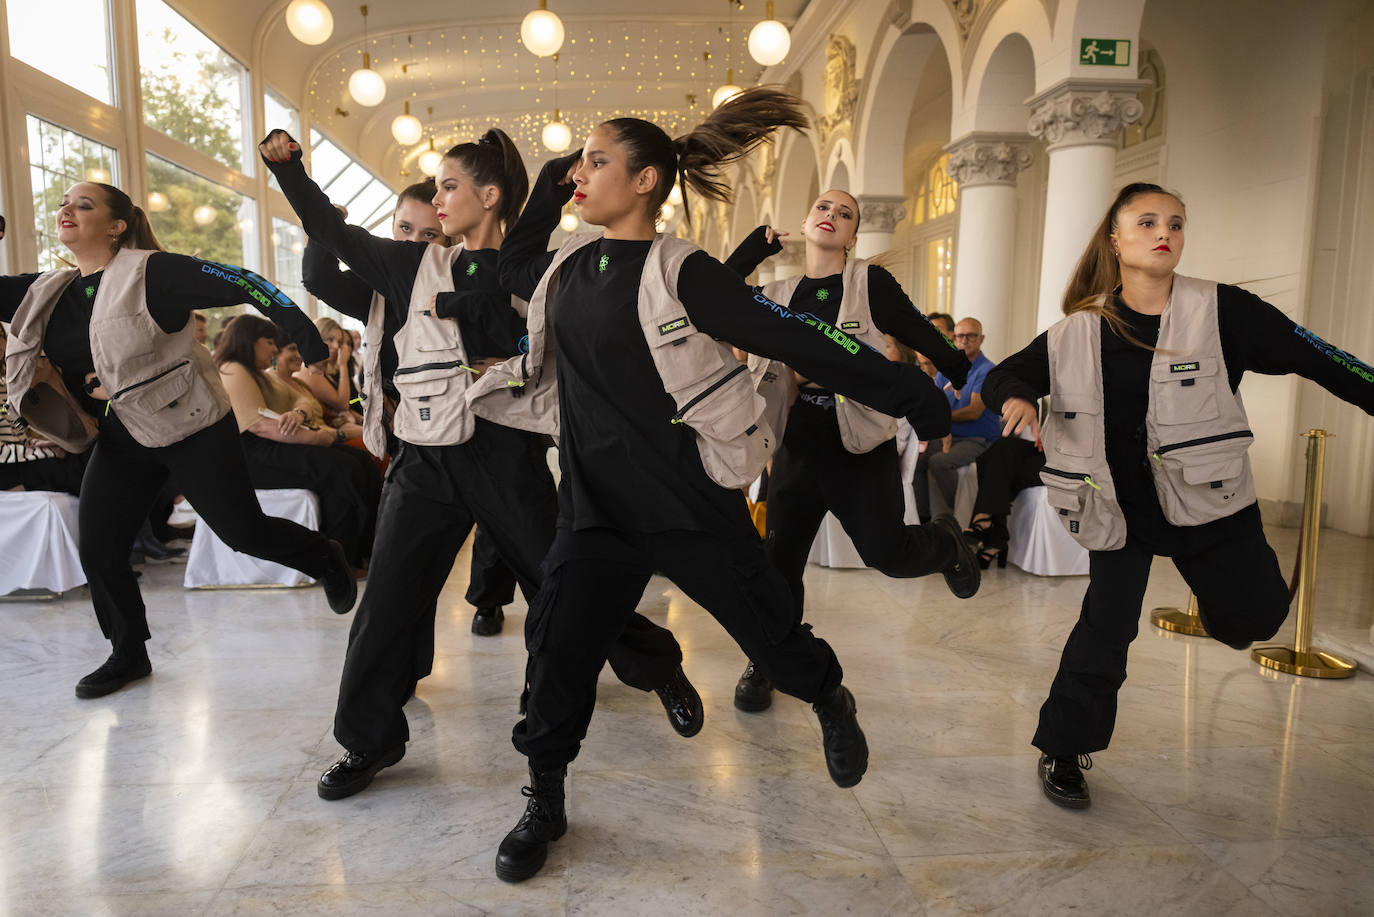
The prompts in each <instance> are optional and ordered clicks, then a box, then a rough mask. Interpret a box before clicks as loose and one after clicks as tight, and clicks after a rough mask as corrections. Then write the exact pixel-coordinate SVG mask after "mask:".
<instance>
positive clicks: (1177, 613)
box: [1150, 592, 1207, 637]
mask: <svg viewBox="0 0 1374 917" xmlns="http://www.w3.org/2000/svg"><path fill="white" fill-rule="evenodd" d="M1150 623H1152V624H1154V626H1155V627H1158V628H1160V629H1161V630H1169V631H1173V632H1174V633H1176V634H1187V635H1189V636H1190V637H1205V636H1207V628H1206V627H1204V626H1203V625H1202V616H1201V615H1199V614H1198V613H1197V596H1195V595H1193V594H1192V593H1191V592H1190V593H1188V607H1187V608H1173V607H1171V606H1162V607H1160V608H1156V609H1155V610H1154V611H1151V612H1150Z"/></svg>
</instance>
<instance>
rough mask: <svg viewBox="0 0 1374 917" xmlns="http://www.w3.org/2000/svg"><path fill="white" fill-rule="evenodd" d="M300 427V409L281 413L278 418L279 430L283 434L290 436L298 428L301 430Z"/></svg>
mask: <svg viewBox="0 0 1374 917" xmlns="http://www.w3.org/2000/svg"><path fill="white" fill-rule="evenodd" d="M300 427H301V413H300V411H295V410H291V411H287V412H286V413H285V414H283V415H281V417H280V418H279V419H278V420H277V432H279V433H281V435H282V436H290V435H291V434H292V433H295V432H296V431H297V430H299V429H300Z"/></svg>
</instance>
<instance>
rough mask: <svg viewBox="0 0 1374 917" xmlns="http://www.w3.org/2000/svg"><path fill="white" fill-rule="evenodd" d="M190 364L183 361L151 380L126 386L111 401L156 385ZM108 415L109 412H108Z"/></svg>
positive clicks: (188, 361) (111, 397) (112, 396)
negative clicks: (166, 376) (146, 386)
mask: <svg viewBox="0 0 1374 917" xmlns="http://www.w3.org/2000/svg"><path fill="white" fill-rule="evenodd" d="M190 362H191V361H190V360H182V361H181V362H180V363H178V364H177V365H176V366H173V367H170V368H168V369H164V370H163V371H162V372H160V373H158V374H157V375H156V376H153V377H152V378H150V379H144V380H143V381H142V382H135V383H134V384H133V385H126V386H124V387H123V388H122V389H120V390H119V391H117V392H115V393H114V394H113V395H111V396H110V401H114V400H115V399H116V398H118V397H119V396H120V395H123V394H125V393H126V392H132V391H133V390H134V389H136V388H142V387H143V386H145V385H151V384H152V383H154V382H156V381H157V380H159V379H161V378H162V377H163V376H165V375H167V374H168V373H174V372H176V371H177V370H178V369H181V367H183V366H185V365H186V364H187V363H190ZM107 413H108V412H107Z"/></svg>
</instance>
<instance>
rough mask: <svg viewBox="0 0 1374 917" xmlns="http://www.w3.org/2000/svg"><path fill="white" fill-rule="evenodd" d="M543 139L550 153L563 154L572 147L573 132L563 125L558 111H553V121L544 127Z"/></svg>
mask: <svg viewBox="0 0 1374 917" xmlns="http://www.w3.org/2000/svg"><path fill="white" fill-rule="evenodd" d="M541 139H543V141H544V146H545V147H547V148H548V150H549V152H550V153H562V152H564V151H565V150H567V148H568V147H570V146H572V131H571V130H570V129H569V128H568V125H566V124H564V123H563V119H562V115H561V114H560V113H559V111H558V109H556V108H555V109H554V110H553V120H552V121H550V122H549V123H548V124H545V125H544V132H543V135H542V138H541Z"/></svg>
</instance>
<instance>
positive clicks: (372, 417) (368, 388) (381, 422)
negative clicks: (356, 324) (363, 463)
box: [362, 292, 386, 458]
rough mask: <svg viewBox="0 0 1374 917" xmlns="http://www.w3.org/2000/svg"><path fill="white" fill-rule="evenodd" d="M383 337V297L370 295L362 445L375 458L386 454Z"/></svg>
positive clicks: (365, 359) (364, 338) (384, 321)
mask: <svg viewBox="0 0 1374 917" xmlns="http://www.w3.org/2000/svg"><path fill="white" fill-rule="evenodd" d="M385 337H386V297H384V296H383V295H382V294H381V293H376V292H374V293H373V294H372V303H371V305H370V306H368V310H367V327H366V328H365V329H363V347H362V350H363V444H364V445H365V446H367V451H368V452H371V453H372V454H373V455H375V456H377V458H385V457H386V420H385V414H386V410H385V407H384V404H385V400H386V396H385V395H384V394H383V392H382V341H383V339H384V338H385Z"/></svg>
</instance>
